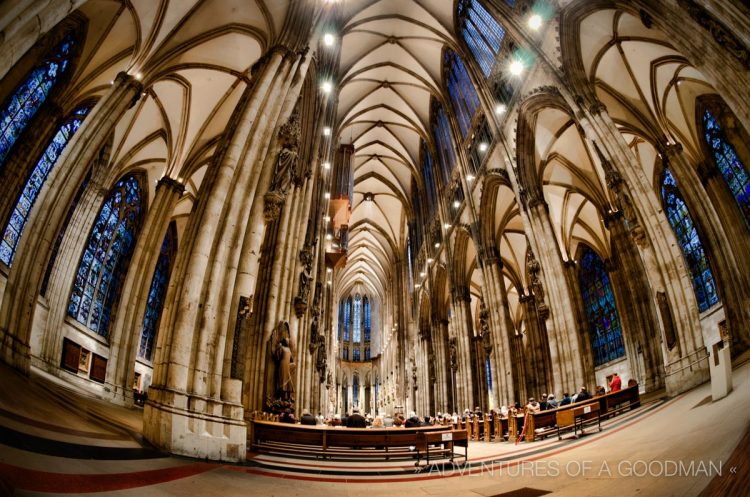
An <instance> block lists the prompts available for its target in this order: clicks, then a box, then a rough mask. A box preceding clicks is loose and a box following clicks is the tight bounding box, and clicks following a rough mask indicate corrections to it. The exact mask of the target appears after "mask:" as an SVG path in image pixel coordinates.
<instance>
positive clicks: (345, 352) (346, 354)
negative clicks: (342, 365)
mask: <svg viewBox="0 0 750 497" xmlns="http://www.w3.org/2000/svg"><path fill="white" fill-rule="evenodd" d="M342 357H343V359H344V360H345V361H348V360H349V346H348V345H344V350H343V352H342Z"/></svg>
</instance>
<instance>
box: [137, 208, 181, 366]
mask: <svg viewBox="0 0 750 497" xmlns="http://www.w3.org/2000/svg"><path fill="white" fill-rule="evenodd" d="M175 254H177V226H176V225H175V223H174V221H172V222H171V223H169V227H168V228H167V233H166V235H164V241H163V242H162V244H161V250H160V251H159V259H157V261H156V269H155V270H154V277H153V278H152V279H151V288H150V289H149V291H148V303H147V304H146V314H144V316H143V329H142V331H141V346H140V347H139V349H138V357H140V358H141V359H145V360H147V361H150V360H151V357H152V355H153V350H154V342H155V341H156V333H157V332H158V331H159V321H160V320H161V311H162V310H163V309H164V298H165V297H166V296H167V286H168V285H169V276H170V274H171V273H172V263H173V262H174V257H175Z"/></svg>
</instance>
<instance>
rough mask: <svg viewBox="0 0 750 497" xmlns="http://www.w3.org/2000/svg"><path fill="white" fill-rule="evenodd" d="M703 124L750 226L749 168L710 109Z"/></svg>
mask: <svg viewBox="0 0 750 497" xmlns="http://www.w3.org/2000/svg"><path fill="white" fill-rule="evenodd" d="M703 126H704V128H705V138H706V143H707V144H708V148H709V149H710V150H711V153H712V155H713V159H714V162H715V163H716V166H717V167H718V168H719V171H721V175H722V176H723V177H724V181H726V183H727V186H729V190H731V192H732V195H733V196H734V200H735V201H736V202H737V205H738V206H739V208H740V211H742V215H743V216H744V217H745V223H746V224H747V226H748V228H750V177H749V176H748V173H747V169H745V165H744V164H743V163H742V161H741V160H740V158H739V157H738V156H737V152H736V151H735V149H734V147H733V146H732V144H731V143H729V140H727V138H726V135H725V134H724V132H723V131H722V129H721V127H720V126H719V123H718V121H716V119H715V118H714V116H713V114H711V112H710V111H708V110H707V111H706V113H705V114H703Z"/></svg>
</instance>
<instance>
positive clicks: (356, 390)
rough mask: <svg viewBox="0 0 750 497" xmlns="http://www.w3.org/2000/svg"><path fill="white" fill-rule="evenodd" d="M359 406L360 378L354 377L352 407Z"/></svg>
mask: <svg viewBox="0 0 750 497" xmlns="http://www.w3.org/2000/svg"><path fill="white" fill-rule="evenodd" d="M358 406H359V376H357V375H354V378H353V379H352V407H358Z"/></svg>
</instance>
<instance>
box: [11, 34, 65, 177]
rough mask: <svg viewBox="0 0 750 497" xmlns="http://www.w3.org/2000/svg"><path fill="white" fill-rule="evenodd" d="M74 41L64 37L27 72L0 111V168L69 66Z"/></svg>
mask: <svg viewBox="0 0 750 497" xmlns="http://www.w3.org/2000/svg"><path fill="white" fill-rule="evenodd" d="M75 41H76V40H75V38H74V36H73V34H72V33H70V34H68V35H67V36H65V38H63V40H62V41H61V42H60V43H58V44H57V46H55V48H53V49H52V51H51V52H50V53H49V54H48V55H47V57H45V60H44V61H43V62H42V63H41V64H39V65H38V66H36V67H35V68H34V69H32V70H31V72H30V73H29V74H28V76H27V77H26V79H25V80H24V82H23V83H21V84H20V85H19V86H18V87H17V88H16V90H15V91H14V92H13V94H12V95H11V96H10V98H9V99H8V101H7V102H5V105H4V106H3V107H2V108H1V109H0V169H2V167H3V165H4V164H5V159H7V158H8V153H9V152H10V149H11V148H13V145H14V144H15V143H16V140H17V139H18V137H19V136H20V135H21V133H23V131H24V130H25V129H26V127H27V126H28V125H29V123H30V122H31V119H32V118H33V117H34V115H35V114H36V113H37V111H39V109H40V108H41V107H42V104H44V102H45V100H47V97H48V96H49V94H50V91H51V90H52V88H54V86H55V85H56V84H57V83H58V82H59V81H60V77H61V76H62V75H63V73H65V70H66V69H67V68H68V66H69V65H70V56H71V54H72V52H73V48H74V45H75Z"/></svg>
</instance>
